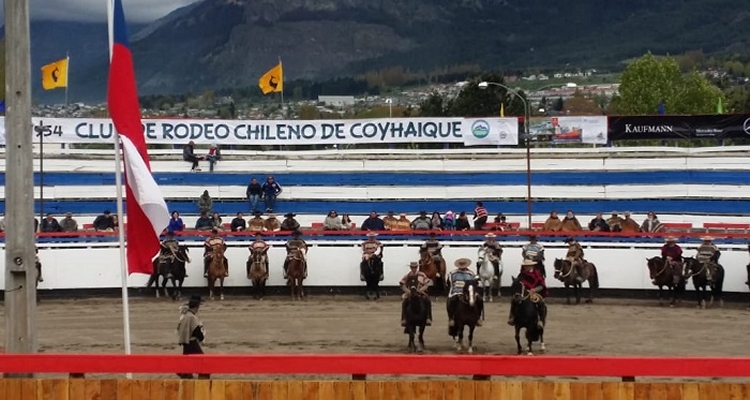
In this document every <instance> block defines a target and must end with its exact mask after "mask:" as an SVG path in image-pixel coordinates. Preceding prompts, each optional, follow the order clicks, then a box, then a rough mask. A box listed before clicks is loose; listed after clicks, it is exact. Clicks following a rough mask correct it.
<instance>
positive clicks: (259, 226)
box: [247, 211, 266, 232]
mask: <svg viewBox="0 0 750 400" xmlns="http://www.w3.org/2000/svg"><path fill="white" fill-rule="evenodd" d="M253 215H254V218H253V219H251V220H250V222H249V223H248V227H247V229H248V230H249V231H253V232H263V231H265V230H266V221H264V220H263V218H261V213H259V212H257V211H256V212H254V213H253Z"/></svg>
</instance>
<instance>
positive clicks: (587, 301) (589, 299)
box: [582, 281, 596, 303]
mask: <svg viewBox="0 0 750 400" xmlns="http://www.w3.org/2000/svg"><path fill="white" fill-rule="evenodd" d="M582 286H583V285H582ZM594 290H596V289H594V288H593V287H592V285H591V281H589V297H588V298H587V299H586V301H585V302H586V303H593V302H594Z"/></svg>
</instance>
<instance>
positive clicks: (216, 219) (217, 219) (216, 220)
mask: <svg viewBox="0 0 750 400" xmlns="http://www.w3.org/2000/svg"><path fill="white" fill-rule="evenodd" d="M221 222H222V221H221V215H219V213H218V212H216V211H214V212H213V214H211V225H212V226H213V227H214V228H215V229H218V230H220V231H221V230H223V229H224V224H222V223H221Z"/></svg>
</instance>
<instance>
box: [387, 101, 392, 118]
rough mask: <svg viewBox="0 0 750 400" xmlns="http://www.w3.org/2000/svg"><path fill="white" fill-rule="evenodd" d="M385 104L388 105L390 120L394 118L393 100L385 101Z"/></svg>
mask: <svg viewBox="0 0 750 400" xmlns="http://www.w3.org/2000/svg"><path fill="white" fill-rule="evenodd" d="M385 104H388V118H393V99H391V98H387V99H385Z"/></svg>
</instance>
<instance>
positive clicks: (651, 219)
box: [641, 211, 664, 233]
mask: <svg viewBox="0 0 750 400" xmlns="http://www.w3.org/2000/svg"><path fill="white" fill-rule="evenodd" d="M641 231H643V232H649V233H651V232H662V231H664V225H662V223H661V222H659V218H656V214H655V213H654V212H653V211H649V212H648V215H647V216H646V219H645V220H644V221H643V225H641Z"/></svg>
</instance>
